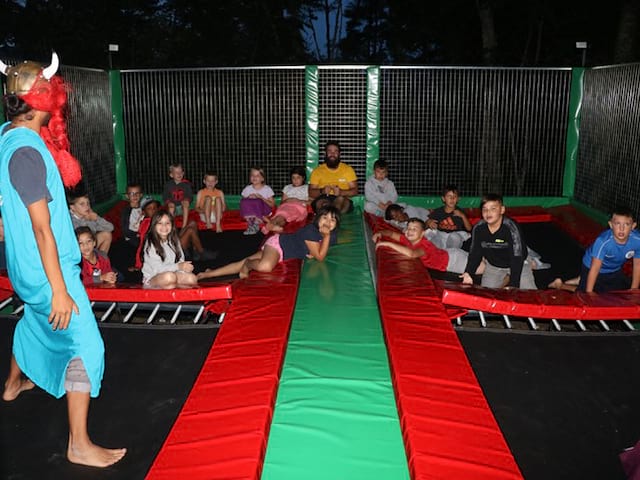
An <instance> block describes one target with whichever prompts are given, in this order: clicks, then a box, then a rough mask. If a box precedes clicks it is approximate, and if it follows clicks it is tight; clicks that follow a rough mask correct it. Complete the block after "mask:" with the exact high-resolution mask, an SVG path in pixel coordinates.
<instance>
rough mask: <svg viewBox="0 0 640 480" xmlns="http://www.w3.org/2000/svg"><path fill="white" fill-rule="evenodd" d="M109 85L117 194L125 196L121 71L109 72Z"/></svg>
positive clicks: (125, 177)
mask: <svg viewBox="0 0 640 480" xmlns="http://www.w3.org/2000/svg"><path fill="white" fill-rule="evenodd" d="M109 83H110V84H111V115H112V118H113V151H114V162H115V166H116V193H122V194H124V193H126V191H127V162H126V159H125V141H124V122H123V119H122V83H121V81H120V71H119V70H111V71H109Z"/></svg>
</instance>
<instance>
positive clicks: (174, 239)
mask: <svg viewBox="0 0 640 480" xmlns="http://www.w3.org/2000/svg"><path fill="white" fill-rule="evenodd" d="M164 216H166V217H167V218H168V219H169V220H170V221H171V233H170V234H169V237H168V238H167V242H168V243H169V248H170V249H171V250H173V251H174V252H175V254H176V255H175V256H176V263H179V261H180V260H181V257H182V255H181V254H182V247H181V246H180V237H178V232H177V230H176V227H175V224H174V223H173V216H172V215H171V214H170V213H169V212H167V211H166V210H158V211H157V212H156V213H155V214H154V215H153V217H151V224H150V225H149V230H147V235H146V237H145V239H144V252H145V253H149V251H150V249H151V247H152V246H153V248H155V250H156V253H157V254H158V255H159V256H160V258H161V259H162V261H163V262H164V260H165V259H164V248H162V240H161V239H160V237H159V236H158V233H157V232H156V225H157V224H158V222H159V221H160V220H161V219H162V217H164Z"/></svg>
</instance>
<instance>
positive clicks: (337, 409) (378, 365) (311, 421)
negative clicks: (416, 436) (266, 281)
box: [262, 212, 409, 480]
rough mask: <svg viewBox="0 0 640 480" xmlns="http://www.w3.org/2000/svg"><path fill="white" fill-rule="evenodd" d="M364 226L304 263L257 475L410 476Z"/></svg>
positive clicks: (355, 218)
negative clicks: (318, 258)
mask: <svg viewBox="0 0 640 480" xmlns="http://www.w3.org/2000/svg"><path fill="white" fill-rule="evenodd" d="M362 229H363V225H362V215H361V214H359V213H357V212H354V213H352V214H350V215H346V216H344V218H343V222H342V226H341V228H340V232H339V236H338V238H339V244H338V245H336V246H334V247H331V250H330V252H329V255H328V257H327V259H326V260H325V261H324V262H322V263H321V262H316V261H315V260H310V261H307V262H305V265H304V268H303V272H302V278H301V281H300V289H299V292H298V300H297V303H296V308H295V312H294V316H293V322H292V326H291V334H290V337H289V343H288V346H287V353H286V357H285V362H284V366H283V371H282V375H281V379H280V386H279V390H278V397H277V401H276V407H275V411H274V417H273V422H272V425H271V431H270V434H269V441H268V445H267V452H266V458H265V462H264V469H263V473H262V479H263V480H288V479H291V480H300V479H302V478H304V479H305V480H313V479H318V480H320V479H321V480H326V479H334V480H338V479H349V480H356V479H366V480H375V479H386V480H395V479H408V478H409V471H408V467H407V460H406V455H405V451H404V444H403V442H402V434H401V432H400V423H399V421H398V413H397V410H396V403H395V398H394V392H393V387H392V384H391V376H390V372H389V363H388V359H387V351H386V347H385V343H384V338H383V334H382V328H381V324H380V314H379V311H378V306H377V301H376V296H375V292H374V289H373V284H372V280H371V275H370V273H369V268H368V264H367V257H366V251H365V247H364V236H363V235H362Z"/></svg>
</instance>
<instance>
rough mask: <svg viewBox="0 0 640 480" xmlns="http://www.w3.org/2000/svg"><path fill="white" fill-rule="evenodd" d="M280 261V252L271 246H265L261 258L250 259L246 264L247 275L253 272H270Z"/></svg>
mask: <svg viewBox="0 0 640 480" xmlns="http://www.w3.org/2000/svg"><path fill="white" fill-rule="evenodd" d="M279 261H280V252H279V251H278V250H276V249H275V248H273V247H272V246H270V245H265V246H264V248H263V250H262V256H261V257H260V258H255V259H248V260H247V263H246V269H247V273H249V272H250V271H251V270H256V271H258V272H270V271H272V270H273V269H274V267H275V266H276V265H277V264H278V262H279Z"/></svg>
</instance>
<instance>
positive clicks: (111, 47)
mask: <svg viewBox="0 0 640 480" xmlns="http://www.w3.org/2000/svg"><path fill="white" fill-rule="evenodd" d="M119 49H120V47H119V45H118V44H117V43H110V44H109V49H108V50H109V70H113V61H112V59H111V52H117V51H118V50H119Z"/></svg>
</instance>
